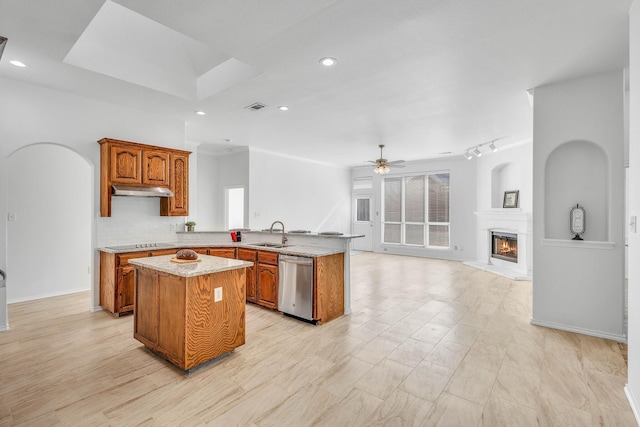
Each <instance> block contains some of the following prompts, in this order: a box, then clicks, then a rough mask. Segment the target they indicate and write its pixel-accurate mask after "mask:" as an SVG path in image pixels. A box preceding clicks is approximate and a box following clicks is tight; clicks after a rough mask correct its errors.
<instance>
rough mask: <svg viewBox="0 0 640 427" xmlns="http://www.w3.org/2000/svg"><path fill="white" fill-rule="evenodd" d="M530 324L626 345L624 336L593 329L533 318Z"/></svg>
mask: <svg viewBox="0 0 640 427" xmlns="http://www.w3.org/2000/svg"><path fill="white" fill-rule="evenodd" d="M530 323H531V324H532V325H536V326H544V327H545V328H551V329H559V330H561V331H567V332H575V333H576V334H582V335H590V336H592V337H598V338H605V339H608V340H612V341H618V342H621V343H625V344H626V343H627V337H625V336H624V335H616V334H609V333H607V332H602V331H595V330H593V329H585V328H578V327H575V326H568V325H563V324H561V323H554V322H545V321H542V320H536V319H534V318H531V322H530Z"/></svg>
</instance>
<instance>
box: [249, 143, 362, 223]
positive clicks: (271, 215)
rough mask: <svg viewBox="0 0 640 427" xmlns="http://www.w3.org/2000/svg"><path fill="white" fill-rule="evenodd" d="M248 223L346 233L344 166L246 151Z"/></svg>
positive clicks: (348, 190) (347, 207)
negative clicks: (248, 185) (248, 154)
mask: <svg viewBox="0 0 640 427" xmlns="http://www.w3.org/2000/svg"><path fill="white" fill-rule="evenodd" d="M250 171H251V176H250V190H249V191H250V195H249V209H248V215H249V224H248V225H249V226H250V228H252V229H263V228H269V227H270V226H271V224H272V223H273V222H274V221H282V222H283V223H284V225H285V230H295V229H303V230H311V231H339V232H342V233H345V234H346V233H350V230H351V223H350V214H351V173H350V171H349V170H348V169H344V168H339V167H335V166H330V165H326V164H320V163H316V162H312V161H307V160H301V159H296V158H292V157H287V156H281V155H278V154H274V153H268V152H264V151H260V150H255V149H251V150H250Z"/></svg>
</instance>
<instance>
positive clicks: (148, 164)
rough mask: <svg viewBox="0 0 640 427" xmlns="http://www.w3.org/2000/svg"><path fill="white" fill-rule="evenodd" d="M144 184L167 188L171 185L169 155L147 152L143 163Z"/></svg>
mask: <svg viewBox="0 0 640 427" xmlns="http://www.w3.org/2000/svg"><path fill="white" fill-rule="evenodd" d="M142 183H143V184H149V185H158V186H162V187H166V186H168V185H169V153H168V152H167V153H165V152H162V151H150V150H145V151H144V152H143V162H142Z"/></svg>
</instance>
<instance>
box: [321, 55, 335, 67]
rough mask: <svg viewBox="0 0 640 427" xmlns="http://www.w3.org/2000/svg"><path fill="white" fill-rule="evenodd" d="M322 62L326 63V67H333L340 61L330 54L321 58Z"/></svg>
mask: <svg viewBox="0 0 640 427" xmlns="http://www.w3.org/2000/svg"><path fill="white" fill-rule="evenodd" d="M320 63H321V64H322V65H324V66H325V67H333V66H334V65H336V64H337V63H338V60H337V59H336V58H331V57H329V56H327V57H325V58H322V59H321V60H320Z"/></svg>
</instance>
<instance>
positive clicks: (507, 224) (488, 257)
mask: <svg viewBox="0 0 640 427" xmlns="http://www.w3.org/2000/svg"><path fill="white" fill-rule="evenodd" d="M475 214H476V218H477V236H478V237H477V254H476V255H477V260H476V261H468V262H465V264H467V265H469V266H472V267H475V268H479V269H481V270H486V271H490V272H492V273H495V274H499V275H501V276H505V277H508V278H510V279H513V280H531V278H532V265H533V264H532V259H531V252H532V251H531V243H532V229H533V227H532V218H531V212H528V211H523V210H522V209H520V208H515V209H491V210H488V211H480V212H475ZM494 234H498V235H502V236H504V235H511V236H515V238H516V239H517V241H518V243H517V245H518V246H517V249H514V248H512V249H509V250H507V251H506V252H507V253H506V254H505V253H504V252H505V250H503V253H502V254H498V256H493V255H492V252H493V249H494V238H493V236H494ZM505 255H506V257H505ZM505 258H508V259H505Z"/></svg>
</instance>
